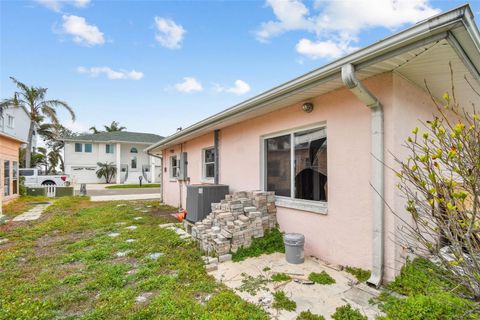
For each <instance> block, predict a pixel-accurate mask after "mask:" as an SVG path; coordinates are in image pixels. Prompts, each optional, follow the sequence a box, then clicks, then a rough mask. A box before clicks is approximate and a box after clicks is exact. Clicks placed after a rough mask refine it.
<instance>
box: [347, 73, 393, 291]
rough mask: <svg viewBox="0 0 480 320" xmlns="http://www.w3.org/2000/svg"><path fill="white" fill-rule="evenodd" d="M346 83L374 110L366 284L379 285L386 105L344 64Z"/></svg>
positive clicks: (381, 254)
mask: <svg viewBox="0 0 480 320" xmlns="http://www.w3.org/2000/svg"><path fill="white" fill-rule="evenodd" d="M342 80H343V83H344V84H345V86H346V87H347V88H348V89H349V90H350V91H351V92H352V93H353V94H354V95H355V96H356V97H357V98H358V99H359V100H360V101H362V102H363V103H364V104H365V105H366V106H367V107H369V108H370V110H371V126H372V128H371V138H372V146H371V154H372V163H371V166H372V176H371V184H372V209H373V222H372V225H373V234H372V246H373V247H372V275H371V277H370V279H368V280H367V283H368V284H370V285H374V286H376V287H378V286H380V284H381V283H382V278H383V256H384V249H383V246H384V243H383V233H384V232H383V219H384V217H383V215H384V203H383V199H384V168H383V163H384V155H383V153H384V151H383V139H384V138H383V107H382V105H381V103H380V102H379V101H378V99H377V98H376V97H375V96H374V95H373V94H372V93H371V92H370V91H369V90H368V89H367V88H366V87H365V86H364V85H363V84H362V83H361V82H360V81H359V80H358V79H357V78H356V76H355V69H354V67H353V65H351V64H346V65H344V66H343V67H342Z"/></svg>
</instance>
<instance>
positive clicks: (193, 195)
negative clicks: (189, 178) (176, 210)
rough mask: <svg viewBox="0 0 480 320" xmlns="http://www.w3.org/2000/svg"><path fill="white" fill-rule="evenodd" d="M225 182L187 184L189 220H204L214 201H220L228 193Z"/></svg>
mask: <svg viewBox="0 0 480 320" xmlns="http://www.w3.org/2000/svg"><path fill="white" fill-rule="evenodd" d="M228 192H229V189H228V186H226V185H223V184H192V185H189V186H187V220H188V221H190V222H197V221H201V220H203V219H204V218H205V217H206V216H207V215H208V214H209V213H210V212H211V211H212V208H211V205H212V203H216V202H220V201H221V200H223V199H225V196H226V195H227V194H228Z"/></svg>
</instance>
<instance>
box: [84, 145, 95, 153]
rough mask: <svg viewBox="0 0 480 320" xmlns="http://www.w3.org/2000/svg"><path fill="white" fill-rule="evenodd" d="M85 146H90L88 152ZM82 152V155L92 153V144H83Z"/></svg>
mask: <svg viewBox="0 0 480 320" xmlns="http://www.w3.org/2000/svg"><path fill="white" fill-rule="evenodd" d="M87 145H90V147H91V148H90V151H87V148H86V146H87ZM83 152H84V153H93V143H84V144H83Z"/></svg>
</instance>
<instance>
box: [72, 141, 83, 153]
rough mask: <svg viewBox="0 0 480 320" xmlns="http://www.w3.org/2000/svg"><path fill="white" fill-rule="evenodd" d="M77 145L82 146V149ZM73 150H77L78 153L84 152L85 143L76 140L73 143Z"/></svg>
mask: <svg viewBox="0 0 480 320" xmlns="http://www.w3.org/2000/svg"><path fill="white" fill-rule="evenodd" d="M77 145H79V146H80V149H81V150H80V151H77ZM73 151H75V152H76V153H81V152H83V143H79V142H75V143H74V144H73Z"/></svg>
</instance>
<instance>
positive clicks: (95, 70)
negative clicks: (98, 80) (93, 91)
mask: <svg viewBox="0 0 480 320" xmlns="http://www.w3.org/2000/svg"><path fill="white" fill-rule="evenodd" d="M77 72H78V73H84V74H89V75H90V76H92V77H98V76H99V75H101V74H104V75H105V76H106V77H107V79H109V80H140V79H142V78H143V72H140V71H136V70H132V71H126V70H113V69H111V68H109V67H91V68H85V67H78V68H77Z"/></svg>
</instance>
